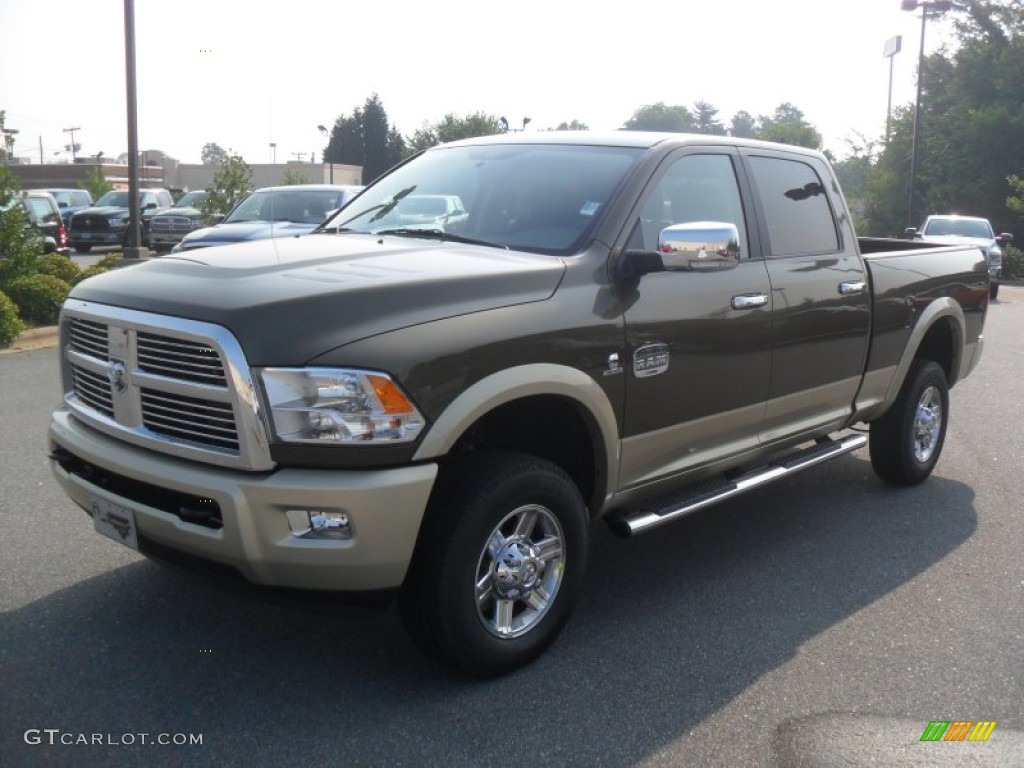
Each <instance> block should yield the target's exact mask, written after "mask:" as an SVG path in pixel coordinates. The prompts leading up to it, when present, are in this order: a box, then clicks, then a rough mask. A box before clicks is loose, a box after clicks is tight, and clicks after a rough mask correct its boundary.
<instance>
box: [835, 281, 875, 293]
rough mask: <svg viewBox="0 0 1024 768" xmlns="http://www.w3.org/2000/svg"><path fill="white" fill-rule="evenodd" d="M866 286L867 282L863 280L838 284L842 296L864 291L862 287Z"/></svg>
mask: <svg viewBox="0 0 1024 768" xmlns="http://www.w3.org/2000/svg"><path fill="white" fill-rule="evenodd" d="M867 287H868V284H867V283H865V282H864V281H863V280H854V281H852V282H849V283H840V284H839V293H841V294H842V295H843V296H852V295H853V294H855V293H864V289H865V288H867Z"/></svg>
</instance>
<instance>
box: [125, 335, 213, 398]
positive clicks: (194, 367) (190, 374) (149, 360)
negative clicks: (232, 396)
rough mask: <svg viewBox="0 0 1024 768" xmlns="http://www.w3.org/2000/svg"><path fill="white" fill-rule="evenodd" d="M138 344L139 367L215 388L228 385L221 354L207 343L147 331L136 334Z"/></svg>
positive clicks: (161, 374)
mask: <svg viewBox="0 0 1024 768" xmlns="http://www.w3.org/2000/svg"><path fill="white" fill-rule="evenodd" d="M137 343H138V355H139V369H140V370H143V371H148V372H150V373H155V374H157V375H160V376H170V377H172V378H177V379H183V380H185V381H195V382H198V383H200V384H211V385H213V386H217V387H223V386H226V384H227V382H226V381H225V379H224V366H223V364H222V363H221V361H220V357H219V356H218V355H217V351H216V350H215V349H213V348H212V347H211V346H210V345H209V344H202V343H200V342H195V341H189V340H186V339H176V338H171V337H169V336H157V335H154V334H150V333H139V334H138V342H137Z"/></svg>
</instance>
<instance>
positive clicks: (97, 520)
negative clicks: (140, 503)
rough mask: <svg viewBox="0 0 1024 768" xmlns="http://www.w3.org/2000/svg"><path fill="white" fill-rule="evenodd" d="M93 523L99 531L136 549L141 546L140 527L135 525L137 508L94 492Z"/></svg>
mask: <svg viewBox="0 0 1024 768" xmlns="http://www.w3.org/2000/svg"><path fill="white" fill-rule="evenodd" d="M90 506H91V508H92V523H93V526H94V527H95V528H96V530H97V531H98V532H99V533H102V534H103V535H104V536H106V537H107V538H110V539H113V540H114V541H116V542H117V543H119V544H124V545H125V546H126V547H129V548H131V549H134V550H138V548H139V535H138V529H137V528H136V527H135V510H133V509H131V508H130V507H126V506H124V505H122V504H118V503H117V502H115V501H111V500H110V499H105V498H103V497H102V496H97V495H95V494H92V495H91V496H90Z"/></svg>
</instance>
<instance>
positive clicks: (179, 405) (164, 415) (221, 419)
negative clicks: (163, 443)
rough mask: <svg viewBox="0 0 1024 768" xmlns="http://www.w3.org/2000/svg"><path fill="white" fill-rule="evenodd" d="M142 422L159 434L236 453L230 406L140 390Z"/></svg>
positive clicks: (235, 437)
mask: <svg viewBox="0 0 1024 768" xmlns="http://www.w3.org/2000/svg"><path fill="white" fill-rule="evenodd" d="M142 422H143V424H145V425H146V427H147V428H148V429H149V430H151V431H153V432H156V433H157V434H160V435H166V436H167V437H170V438H172V439H176V440H189V441H192V442H197V443H205V444H207V445H214V446H217V447H219V448H224V449H227V450H229V451H237V450H238V433H237V432H236V431H235V418H234V414H233V413H232V411H231V405H230V404H229V403H216V402H212V401H210V400H203V399H201V398H196V397H183V396H180V395H172V394H169V393H167V392H159V391H157V390H151V389H143V390H142Z"/></svg>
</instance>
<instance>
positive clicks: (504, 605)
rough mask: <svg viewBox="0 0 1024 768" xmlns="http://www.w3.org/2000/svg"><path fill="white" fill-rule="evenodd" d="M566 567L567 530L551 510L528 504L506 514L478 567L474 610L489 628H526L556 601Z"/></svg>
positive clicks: (509, 634) (505, 633) (507, 634)
mask: <svg viewBox="0 0 1024 768" xmlns="http://www.w3.org/2000/svg"><path fill="white" fill-rule="evenodd" d="M564 570H565V535H564V533H563V532H562V526H561V524H560V523H559V522H558V519H557V518H556V517H555V515H554V514H553V513H552V512H551V510H549V509H547V508H545V507H542V506H539V505H536V504H530V505H527V506H523V507H519V508H518V509H516V510H514V511H513V512H511V513H509V514H508V515H506V516H505V518H504V519H503V520H502V521H501V522H500V523H499V524H498V525H497V526H496V527H495V528H494V530H493V531H492V532H491V535H490V536H489V537H488V539H487V543H486V545H485V546H484V549H483V551H482V552H481V553H480V559H479V561H478V563H477V568H476V610H477V615H478V616H479V617H480V621H481V622H483V625H484V626H485V627H486V628H487V630H488V631H489V632H490V633H491V634H493V635H496V636H498V637H502V638H514V637H519V636H520V635H523V634H525V633H526V632H529V631H530V629H531V627H533V626H534V624H536V623H537V622H538V621H540V619H542V618H543V617H544V614H545V613H547V611H548V609H549V608H550V607H551V605H552V604H553V603H554V601H555V596H556V595H557V593H558V588H559V587H560V586H561V583H562V574H563V572H564Z"/></svg>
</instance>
